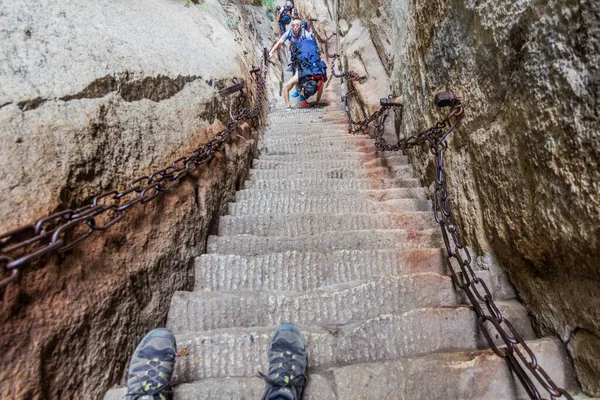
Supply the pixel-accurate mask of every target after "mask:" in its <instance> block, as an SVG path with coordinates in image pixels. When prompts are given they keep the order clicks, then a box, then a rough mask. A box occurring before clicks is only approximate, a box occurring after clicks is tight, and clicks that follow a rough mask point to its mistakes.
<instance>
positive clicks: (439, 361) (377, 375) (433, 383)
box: [331, 338, 577, 400]
mask: <svg viewBox="0 0 600 400" xmlns="http://www.w3.org/2000/svg"><path fill="white" fill-rule="evenodd" d="M528 345H529V346H530V347H531V349H532V350H533V352H534V353H535V354H536V357H537V359H538V362H539V364H540V365H541V366H542V367H543V368H544V369H545V370H546V372H547V373H548V374H549V376H551V377H552V380H553V381H554V383H556V384H557V385H558V386H559V387H563V388H566V389H567V390H572V389H576V388H577V384H576V382H575V379H574V374H573V370H572V368H571V365H570V363H569V361H568V360H569V358H568V356H567V353H566V351H565V349H564V346H563V345H562V343H560V341H559V340H557V339H550V338H546V339H537V340H532V341H530V342H528ZM331 373H332V374H333V380H334V382H335V385H334V387H335V388H336V389H337V391H336V396H337V397H332V398H334V399H336V398H337V399H367V398H368V399H380V398H402V399H445V398H448V399H457V398H460V399H473V400H475V399H477V400H478V399H529V396H528V395H527V394H526V393H525V391H524V390H523V388H522V386H521V384H520V383H519V381H518V380H517V378H516V377H514V376H513V375H512V374H511V373H510V370H509V368H508V366H507V364H506V361H504V359H502V358H500V357H498V356H497V355H496V354H494V353H493V352H492V351H490V350H479V351H472V352H457V353H452V354H439V355H437V354H436V355H431V356H427V357H422V358H415V359H408V360H406V359H403V360H397V361H388V362H379V363H370V364H357V365H351V366H347V367H341V368H335V369H333V370H332V371H331ZM534 381H535V379H534ZM424 383H426V384H424ZM536 383H537V382H536ZM538 389H539V390H540V393H543V394H545V395H546V396H547V392H546V391H545V390H543V389H542V388H541V385H539V383H538Z"/></svg>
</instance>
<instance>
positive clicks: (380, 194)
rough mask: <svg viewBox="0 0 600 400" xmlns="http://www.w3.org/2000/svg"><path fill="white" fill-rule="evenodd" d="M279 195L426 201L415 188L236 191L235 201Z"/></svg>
mask: <svg viewBox="0 0 600 400" xmlns="http://www.w3.org/2000/svg"><path fill="white" fill-rule="evenodd" d="M280 194H288V195H290V196H293V195H299V196H302V195H307V196H308V195H319V196H327V197H331V198H334V197H342V198H358V199H367V200H373V201H386V200H392V199H421V200H424V199H427V196H426V194H425V189H423V188H421V187H415V188H412V187H411V188H394V189H382V190H377V189H372V190H369V189H365V190H360V189H357V190H353V189H346V190H344V189H339V190H327V189H315V190H311V189H300V190H295V191H292V190H290V191H279V190H259V189H243V190H238V191H237V192H236V194H235V201H243V200H250V199H254V200H263V199H269V198H273V196H279V195H280Z"/></svg>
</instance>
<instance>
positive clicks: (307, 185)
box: [244, 178, 421, 191]
mask: <svg viewBox="0 0 600 400" xmlns="http://www.w3.org/2000/svg"><path fill="white" fill-rule="evenodd" d="M244 187H245V188H246V189H266V190H292V191H297V190H306V189H312V190H340V189H351V190H369V189H394V188H420V187H421V185H420V183H419V180H418V179H414V178H411V179H398V178H391V179H376V178H370V179H262V180H257V181H246V182H245V183H244Z"/></svg>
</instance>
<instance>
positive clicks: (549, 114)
mask: <svg viewBox="0 0 600 400" xmlns="http://www.w3.org/2000/svg"><path fill="white" fill-rule="evenodd" d="M303 3H305V5H304V6H302V10H304V11H305V12H307V13H309V14H310V13H311V12H314V10H315V9H318V8H320V7H323V6H326V4H325V3H323V2H322V1H320V0H307V1H304V2H303ZM330 10H332V9H331V6H330ZM338 13H339V17H340V19H343V21H341V23H340V29H341V32H342V33H343V35H344V36H343V38H342V40H341V46H342V47H341V48H340V53H341V54H343V56H344V58H343V64H344V65H345V66H347V67H349V69H355V70H356V71H357V72H359V73H361V74H362V73H364V74H366V75H367V76H368V77H369V79H368V80H367V81H366V82H365V83H363V84H362V85H355V88H357V89H358V93H357V96H356V99H357V101H355V100H353V103H351V106H352V108H353V110H354V115H355V119H360V118H362V115H363V114H362V113H363V112H365V113H366V114H370V113H371V112H372V111H374V110H376V109H378V104H377V99H378V98H379V97H383V96H385V95H387V94H389V93H387V92H385V91H384V89H385V85H384V84H383V82H382V81H381V79H380V78H383V80H384V81H385V83H386V84H388V85H389V87H390V88H391V91H392V92H393V93H394V94H395V95H397V96H400V99H401V101H402V102H403V103H404V105H405V111H404V123H403V126H402V127H401V128H399V127H397V129H398V128H399V131H396V132H395V131H394V129H391V130H389V131H388V133H387V136H386V137H387V139H388V140H389V141H392V140H394V139H395V136H396V133H398V134H399V135H400V136H401V137H405V136H408V135H411V134H415V133H418V132H420V131H422V130H424V129H426V128H428V127H430V126H431V125H433V124H434V123H435V121H437V120H439V119H440V118H441V117H442V116H443V115H444V112H445V111H443V110H440V111H438V110H436V109H435V107H434V105H433V96H434V95H435V93H436V92H438V91H442V90H447V89H455V90H459V91H461V92H462V94H463V96H464V98H465V104H466V111H465V117H464V119H463V122H462V123H461V125H460V126H459V128H458V130H457V131H456V132H455V133H454V134H453V135H452V136H451V138H450V148H449V151H448V152H447V156H446V169H447V172H448V185H449V189H450V195H451V197H452V202H453V205H454V208H455V210H454V211H455V213H456V215H457V218H458V220H459V223H460V226H461V228H462V231H463V234H464V237H465V239H466V242H467V243H468V244H469V245H471V246H472V247H473V249H474V251H475V253H476V254H479V255H482V256H485V255H488V254H492V255H494V256H495V258H496V259H497V260H498V262H499V265H500V266H501V268H503V269H505V270H506V271H507V272H508V275H509V277H510V280H511V281H512V282H513V283H514V284H515V286H516V288H517V290H518V292H519V295H520V296H521V298H522V299H523V300H524V302H525V304H526V306H527V307H528V310H529V312H530V313H531V314H532V315H533V317H534V321H535V323H536V326H537V329H539V330H540V331H541V332H543V333H552V334H554V335H557V336H558V337H560V338H561V339H562V340H563V341H564V342H568V341H569V340H571V335H572V332H574V331H575V330H577V329H584V330H586V331H587V332H589V335H591V336H593V337H595V340H596V341H599V340H600V314H599V310H600V286H599V285H598V279H599V278H600V268H599V266H598V262H597V260H596V256H595V255H596V254H597V253H598V251H599V250H600V232H599V230H598V227H599V226H600V202H599V201H598V193H600V187H599V181H600V168H598V162H599V160H600V138H599V136H598V132H599V131H600V125H599V121H600V118H599V115H600V108H599V102H598V98H599V95H600V91H599V87H598V83H597V82H598V77H599V76H600V75H599V74H600V71H599V67H598V65H600V28H599V24H598V21H599V19H600V6H599V5H598V2H594V1H589V0H585V1H573V0H559V1H551V2H546V1H538V0H528V1H520V2H515V1H511V0H501V1H491V0H490V1H477V2H474V1H448V0H436V1H421V0H418V1H413V2H411V1H407V0H375V1H372V2H353V1H340V2H339V10H338ZM332 14H333V10H332ZM346 21H347V22H346ZM323 23H324V24H325V23H328V22H327V21H324V22H323ZM353 32H356V33H353ZM359 32H360V34H358V33H359ZM363 32H364V33H363ZM357 49H358V50H359V52H358V53H357V51H356V50H357ZM373 54H376V56H374V55H373ZM381 71H385V72H386V73H387V76H384V75H382V72H381ZM373 77H377V79H372V78H373ZM397 122H399V121H397ZM407 154H408V155H409V158H410V159H411V162H412V163H413V165H414V167H415V172H416V175H417V176H418V177H419V178H420V179H421V182H422V183H423V185H424V186H429V185H430V184H431V182H433V180H434V176H433V171H434V169H433V159H432V157H431V155H430V154H429V153H428V152H427V151H426V148H419V149H414V150H411V151H409V152H408V153H407ZM591 336H590V337H591ZM578 348H584V347H580V346H571V347H570V350H571V351H572V353H571V355H572V356H573V357H574V358H575V359H576V360H577V359H580V360H583V359H588V360H589V359H590V356H589V355H585V354H576V353H577V351H578V350H577V349H578ZM594 357H595V356H594ZM595 360H596V361H595V362H581V363H580V364H579V365H580V367H579V369H578V374H579V375H578V376H579V379H580V380H581V382H582V385H583V389H584V391H586V392H587V393H588V394H591V395H600V392H599V391H598V386H597V384H596V382H594V380H593V379H591V378H590V377H592V376H594V377H598V376H600V369H598V361H597V360H598V359H597V358H595ZM584 369H586V372H583V370H584ZM596 381H597V379H596Z"/></svg>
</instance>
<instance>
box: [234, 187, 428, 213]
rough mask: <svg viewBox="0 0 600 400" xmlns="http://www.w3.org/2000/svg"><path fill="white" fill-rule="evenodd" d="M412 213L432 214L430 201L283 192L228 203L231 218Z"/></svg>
mask: <svg viewBox="0 0 600 400" xmlns="http://www.w3.org/2000/svg"><path fill="white" fill-rule="evenodd" d="M414 211H431V202H430V201H429V200H420V199H392V200H387V201H372V200H363V199H353V198H346V199H344V198H340V197H334V198H327V197H313V196H306V195H297V196H290V195H287V194H283V193H282V194H281V195H280V196H273V198H271V199H260V200H256V199H250V200H242V201H239V202H235V203H230V204H229V214H230V215H232V216H241V215H257V214H261V215H262V214H297V213H331V214H334V213H360V214H373V213H379V212H388V213H405V212H414Z"/></svg>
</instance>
